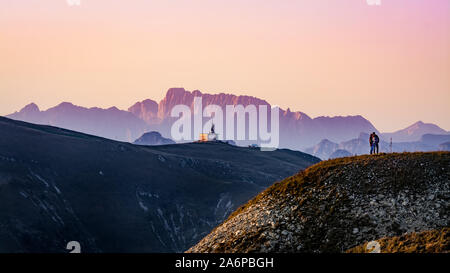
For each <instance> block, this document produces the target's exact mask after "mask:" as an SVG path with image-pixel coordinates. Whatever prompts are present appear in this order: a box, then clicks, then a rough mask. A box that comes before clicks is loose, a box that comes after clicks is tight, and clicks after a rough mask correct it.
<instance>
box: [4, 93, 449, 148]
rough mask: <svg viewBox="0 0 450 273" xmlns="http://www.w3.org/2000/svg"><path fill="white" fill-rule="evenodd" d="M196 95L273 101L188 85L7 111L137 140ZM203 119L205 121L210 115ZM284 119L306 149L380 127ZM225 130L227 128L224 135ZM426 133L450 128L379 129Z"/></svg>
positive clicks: (166, 127) (287, 143)
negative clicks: (124, 103) (123, 105)
mask: <svg viewBox="0 0 450 273" xmlns="http://www.w3.org/2000/svg"><path fill="white" fill-rule="evenodd" d="M194 97H201V98H202V106H203V107H206V106H207V105H211V104H215V105H218V106H220V107H221V108H222V110H223V111H224V113H225V106H226V105H243V106H248V105H255V106H259V105H266V106H268V107H269V109H270V107H271V105H270V104H269V103H268V102H267V101H265V100H262V99H259V98H256V97H251V96H236V95H232V94H224V93H220V94H207V93H202V92H200V91H198V90H195V91H192V92H190V91H187V90H185V89H184V88H170V89H169V90H168V91H167V93H166V95H165V97H164V98H163V99H162V100H161V101H160V102H159V103H157V102H156V101H154V100H151V99H146V100H143V101H140V102H136V103H135V104H134V105H132V106H131V107H129V108H128V110H119V109H117V108H116V107H111V108H108V109H102V108H98V107H94V108H85V107H81V106H76V105H73V104H71V103H68V102H64V103H61V104H59V105H57V106H55V107H52V108H50V109H47V110H43V111H41V110H40V109H39V108H38V106H37V105H36V104H34V103H31V104H29V105H27V106H25V107H24V108H23V109H21V110H20V111H18V112H15V113H13V114H10V115H7V117H9V118H12V119H16V120H22V121H26V122H31V123H36V124H43V125H52V126H57V127H61V128H66V129H70V130H75V131H79V132H83V133H88V134H92V135H96V136H101V137H105V138H109V139H113V140H119V141H127V142H133V141H135V140H136V139H137V138H139V137H141V136H142V135H143V134H144V133H146V132H149V131H157V132H159V133H160V134H161V135H162V136H163V137H165V138H170V136H171V132H170V131H171V126H172V124H173V122H174V121H175V120H176V118H173V117H171V116H170V111H171V109H172V108H173V107H174V106H175V105H179V104H183V105H187V106H188V107H190V109H191V110H192V109H193V106H194V105H193V103H194ZM203 121H204V122H205V121H207V119H204V120H203ZM246 125H247V127H246V130H248V122H247V123H246ZM279 125H280V130H279V131H280V145H279V147H280V148H289V149H294V150H304V149H306V148H308V147H311V146H313V145H316V144H317V143H319V142H320V141H321V140H323V139H328V140H329V141H331V142H334V143H340V142H343V141H348V140H350V139H353V138H355V136H358V135H359V134H360V133H361V132H364V133H370V132H377V133H378V134H379V133H380V132H379V131H378V130H377V129H376V128H375V127H374V126H373V125H372V123H371V122H370V121H368V120H367V119H365V118H364V117H362V116H360V115H357V116H336V117H325V116H321V117H316V118H311V117H309V116H308V115H307V114H305V113H303V112H300V111H291V110H290V109H289V108H288V109H286V110H284V109H280V116H279ZM269 126H270V124H269ZM226 130H227V129H226V128H224V135H225V134H226ZM423 134H448V132H446V131H445V130H443V129H441V128H439V127H438V126H436V125H434V124H427V123H423V122H417V123H415V124H413V125H412V126H409V127H408V128H405V129H402V130H399V131H396V132H393V133H383V134H379V135H380V136H381V138H382V139H384V140H386V141H390V138H391V137H392V138H393V141H394V142H403V141H409V142H411V141H418V140H419V139H420V137H421V136H422V135H423ZM192 137H193V139H198V136H194V135H192ZM236 143H237V144H238V145H241V146H244V145H245V146H246V145H249V144H253V143H255V144H260V141H259V140H257V141H236Z"/></svg>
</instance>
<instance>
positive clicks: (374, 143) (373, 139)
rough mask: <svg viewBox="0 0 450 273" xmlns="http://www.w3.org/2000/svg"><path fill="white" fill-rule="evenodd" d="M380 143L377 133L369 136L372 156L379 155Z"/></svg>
mask: <svg viewBox="0 0 450 273" xmlns="http://www.w3.org/2000/svg"><path fill="white" fill-rule="evenodd" d="M379 142H380V138H379V137H378V135H377V134H375V132H373V133H372V134H370V136H369V144H370V154H378V143H379Z"/></svg>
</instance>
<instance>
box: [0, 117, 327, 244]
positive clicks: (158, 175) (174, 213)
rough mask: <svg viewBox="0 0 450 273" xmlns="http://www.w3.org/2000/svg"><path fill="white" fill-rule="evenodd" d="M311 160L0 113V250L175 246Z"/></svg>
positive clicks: (193, 240) (198, 236)
mask: <svg viewBox="0 0 450 273" xmlns="http://www.w3.org/2000/svg"><path fill="white" fill-rule="evenodd" d="M318 161H319V159H318V158H315V157H313V156H310V155H307V154H304V153H301V152H294V151H290V150H276V151H273V152H261V151H259V150H258V149H250V148H243V147H236V146H232V145H227V144H223V143H191V144H176V145H164V146H140V145H133V144H130V143H124V142H117V141H112V140H108V139H104V138H99V137H95V136H92V135H86V134H82V133H78V132H74V131H68V130H64V129H61V128H57V127H51V126H42V125H35V124H30V123H25V122H21V121H14V120H11V119H6V118H2V117H0V200H1V206H0V242H1V243H0V252H66V244H67V242H69V241H79V242H80V244H81V250H82V252H181V251H184V250H186V249H187V248H188V247H190V246H192V245H193V244H195V243H196V242H198V241H199V240H200V239H201V238H202V237H204V236H205V235H206V234H208V233H209V232H210V231H211V230H212V228H213V227H214V226H216V225H217V224H219V223H220V222H222V221H223V220H224V219H226V217H227V216H228V215H229V214H230V213H231V212H232V211H234V210H235V209H236V208H238V207H239V206H240V205H242V204H243V203H245V202H247V201H248V200H249V199H251V198H252V197H254V196H255V195H257V194H258V193H259V192H261V191H262V190H263V189H265V188H267V187H268V186H270V185H271V184H272V183H273V182H274V181H276V180H279V179H282V178H283V177H287V176H289V175H292V174H294V173H296V172H298V170H299V169H303V168H306V167H307V166H310V165H312V164H314V163H316V162H318Z"/></svg>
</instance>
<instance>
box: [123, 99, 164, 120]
mask: <svg viewBox="0 0 450 273" xmlns="http://www.w3.org/2000/svg"><path fill="white" fill-rule="evenodd" d="M128 111H129V112H131V113H133V114H134V115H135V116H137V117H139V118H141V119H143V120H145V121H146V122H150V121H152V120H153V119H155V118H156V117H157V115H158V103H157V102H156V101H154V100H150V99H146V100H143V101H140V102H136V103H135V104H134V105H133V106H131V107H130V108H128Z"/></svg>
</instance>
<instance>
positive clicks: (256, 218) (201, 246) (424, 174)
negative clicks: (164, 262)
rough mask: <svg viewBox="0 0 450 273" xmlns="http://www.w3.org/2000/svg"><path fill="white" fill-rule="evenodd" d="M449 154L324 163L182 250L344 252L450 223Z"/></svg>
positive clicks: (274, 187) (261, 197)
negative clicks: (361, 245) (365, 244)
mask: <svg viewBox="0 0 450 273" xmlns="http://www.w3.org/2000/svg"><path fill="white" fill-rule="evenodd" d="M449 182H450V153H449V152H434V153H402V154H383V155H377V156H358V157H347V158H339V159H334V160H329V161H323V162H321V163H319V164H316V165H314V166H312V167H310V168H308V169H306V170H305V171H302V172H300V173H299V174H297V175H295V176H292V177H289V178H287V179H285V180H283V181H281V182H278V183H275V184H274V185H272V186H271V187H270V188H268V189H267V190H265V191H264V192H263V193H261V194H259V195H258V196H257V197H255V198H254V199H252V200H251V201H249V202H248V203H247V204H246V205H244V206H242V207H240V208H239V209H238V210H237V211H235V212H234V213H233V214H232V215H231V216H230V217H229V218H228V219H227V220H226V221H225V222H224V223H222V224H221V225H219V226H218V227H216V228H215V229H214V230H213V231H212V232H211V233H210V234H209V235H208V236H206V237H205V238H204V239H202V240H201V241H200V242H199V243H198V244H197V245H195V246H193V247H192V248H190V249H189V251H188V252H344V251H346V250H347V249H350V248H352V247H354V246H357V245H360V244H363V243H364V242H367V241H371V240H375V239H377V238H382V237H392V236H399V235H402V234H403V233H406V232H420V231H425V230H430V229H437V228H443V227H448V226H449V217H448V212H449V205H450V204H449V203H450V184H449Z"/></svg>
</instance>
